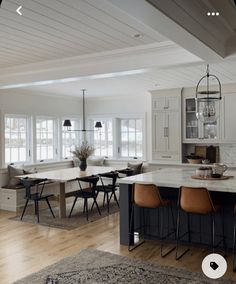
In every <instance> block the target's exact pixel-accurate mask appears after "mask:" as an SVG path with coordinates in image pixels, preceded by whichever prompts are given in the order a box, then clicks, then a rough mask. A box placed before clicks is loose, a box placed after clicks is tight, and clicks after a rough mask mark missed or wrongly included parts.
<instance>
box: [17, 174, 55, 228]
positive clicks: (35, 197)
mask: <svg viewBox="0 0 236 284" xmlns="http://www.w3.org/2000/svg"><path fill="white" fill-rule="evenodd" d="M46 181H47V179H29V178H27V177H26V178H23V179H21V183H22V184H23V186H24V187H25V199H26V202H25V206H24V209H23V212H22V214H21V218H20V219H21V220H22V219H23V217H24V214H25V210H26V208H27V206H28V203H29V201H34V208H35V215H36V216H37V220H38V223H39V201H46V202H47V205H48V207H49V209H50V211H51V213H52V216H53V218H55V215H54V213H53V211H52V207H51V205H50V203H49V200H48V199H49V197H52V196H54V195H53V194H43V190H44V187H45V183H46ZM40 187H41V190H40ZM32 189H35V190H36V191H34V192H33V193H32Z"/></svg>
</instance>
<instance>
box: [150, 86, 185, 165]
mask: <svg viewBox="0 0 236 284" xmlns="http://www.w3.org/2000/svg"><path fill="white" fill-rule="evenodd" d="M152 138H153V139H152V156H153V160H154V161H172V162H179V161H181V91H180V90H179V89H178V90H177V91H176V94H157V95H153V96H152Z"/></svg>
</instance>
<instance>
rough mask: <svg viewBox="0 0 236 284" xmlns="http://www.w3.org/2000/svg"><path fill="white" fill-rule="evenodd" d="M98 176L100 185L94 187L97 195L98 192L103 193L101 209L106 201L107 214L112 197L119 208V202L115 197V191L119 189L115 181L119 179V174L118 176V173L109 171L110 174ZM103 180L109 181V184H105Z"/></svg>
mask: <svg viewBox="0 0 236 284" xmlns="http://www.w3.org/2000/svg"><path fill="white" fill-rule="evenodd" d="M99 176H100V180H101V185H99V186H97V187H96V191H97V195H98V194H99V193H100V192H102V193H103V207H104V206H105V201H106V203H107V211H108V213H109V211H110V201H111V199H112V197H114V200H115V202H116V204H117V206H118V207H120V205H119V201H118V199H117V196H116V191H117V190H118V188H119V187H118V185H117V184H116V181H117V178H118V177H119V174H118V172H114V171H111V172H107V173H102V174H99ZM105 180H107V181H111V183H110V184H106V182H105ZM109 195H110V196H109ZM93 205H94V204H93Z"/></svg>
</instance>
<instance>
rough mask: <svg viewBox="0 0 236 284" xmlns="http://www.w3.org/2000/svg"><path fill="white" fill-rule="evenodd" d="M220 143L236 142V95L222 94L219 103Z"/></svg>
mask: <svg viewBox="0 0 236 284" xmlns="http://www.w3.org/2000/svg"><path fill="white" fill-rule="evenodd" d="M221 110H222V114H223V115H222V117H221V133H222V137H221V141H222V142H224V143H226V142H228V143H235V142H236V93H232V94H224V95H223V96H222V101H221Z"/></svg>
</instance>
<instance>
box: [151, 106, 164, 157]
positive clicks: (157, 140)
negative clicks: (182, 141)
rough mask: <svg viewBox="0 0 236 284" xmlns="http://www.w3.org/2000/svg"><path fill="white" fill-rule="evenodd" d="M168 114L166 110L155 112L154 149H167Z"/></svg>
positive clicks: (159, 150) (157, 150) (160, 150)
mask: <svg viewBox="0 0 236 284" xmlns="http://www.w3.org/2000/svg"><path fill="white" fill-rule="evenodd" d="M166 140H167V137H166V114H165V113H164V112H154V113H153V151H154V152H165V151H166Z"/></svg>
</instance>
